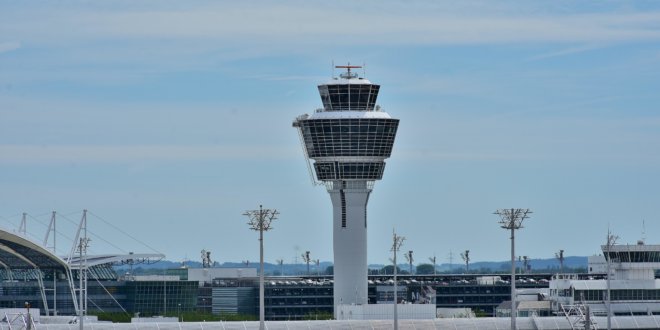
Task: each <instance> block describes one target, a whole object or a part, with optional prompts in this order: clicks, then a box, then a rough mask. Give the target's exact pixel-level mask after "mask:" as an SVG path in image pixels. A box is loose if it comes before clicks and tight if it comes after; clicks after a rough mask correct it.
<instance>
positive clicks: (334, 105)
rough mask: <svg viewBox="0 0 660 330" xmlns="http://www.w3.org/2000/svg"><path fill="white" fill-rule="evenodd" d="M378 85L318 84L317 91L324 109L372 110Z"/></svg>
mask: <svg viewBox="0 0 660 330" xmlns="http://www.w3.org/2000/svg"><path fill="white" fill-rule="evenodd" d="M379 89H380V86H379V85H372V84H345V85H320V86H319V93H320V94H321V101H323V107H324V108H325V110H326V111H373V109H374V106H375V104H376V98H377V97H378V90H379Z"/></svg>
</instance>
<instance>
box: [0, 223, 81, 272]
mask: <svg viewBox="0 0 660 330" xmlns="http://www.w3.org/2000/svg"><path fill="white" fill-rule="evenodd" d="M0 266H2V267H4V268H9V269H34V268H39V269H56V268H59V269H66V268H67V267H68V265H67V263H66V261H64V260H63V259H62V258H60V257H58V256H56V255H55V254H53V252H51V251H48V250H47V249H46V248H44V247H43V246H41V245H40V244H38V243H35V242H33V241H31V240H30V239H28V238H25V237H23V236H21V235H18V234H16V233H12V232H9V231H6V230H4V229H0Z"/></svg>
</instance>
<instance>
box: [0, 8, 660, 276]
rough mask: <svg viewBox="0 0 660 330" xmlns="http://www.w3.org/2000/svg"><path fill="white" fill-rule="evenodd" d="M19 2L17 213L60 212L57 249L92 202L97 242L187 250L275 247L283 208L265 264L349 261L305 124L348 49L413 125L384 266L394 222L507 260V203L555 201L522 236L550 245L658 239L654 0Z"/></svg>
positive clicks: (228, 254)
mask: <svg viewBox="0 0 660 330" xmlns="http://www.w3.org/2000/svg"><path fill="white" fill-rule="evenodd" d="M0 9H1V10H0V216H2V217H1V218H0V222H2V225H3V226H6V227H10V228H15V227H17V225H18V223H19V222H20V214H21V213H22V212H27V213H29V214H30V217H29V222H28V231H30V232H31V235H33V237H35V239H38V240H42V239H43V236H44V234H45V231H46V228H45V226H44V225H43V224H42V223H47V221H48V219H49V213H50V211H52V210H56V211H58V212H59V213H61V214H62V217H63V220H62V221H60V222H58V230H59V231H60V232H61V234H62V237H61V238H60V237H58V251H59V252H60V253H65V252H66V251H68V249H69V248H70V244H71V242H70V241H68V240H67V238H66V236H68V237H72V236H73V235H74V232H73V231H74V224H73V222H76V221H78V219H79V218H80V215H81V210H82V209H85V208H86V209H89V210H90V211H91V212H93V214H94V216H90V218H89V228H90V230H91V231H93V232H94V233H95V234H96V235H98V237H99V238H97V239H95V238H94V237H93V241H92V246H91V247H90V251H91V252H95V253H106V252H121V251H122V250H123V251H124V252H126V251H136V252H138V251H139V252H149V251H151V250H150V248H148V247H147V246H145V245H142V244H139V243H137V242H135V241H134V240H132V239H130V238H128V237H127V236H126V235H124V234H123V233H121V232H119V231H117V230H116V229H114V228H113V226H116V227H120V228H122V230H123V231H125V232H128V233H130V234H131V235H132V236H134V237H139V238H140V240H142V241H143V242H144V243H146V245H148V246H149V247H151V248H153V249H154V250H157V251H160V252H163V253H165V254H166V255H167V256H168V258H169V259H172V260H181V259H183V258H189V259H193V260H197V259H199V257H198V256H199V251H200V250H201V249H203V248H204V249H207V250H211V251H212V257H213V258H214V259H215V260H217V261H219V262H224V261H239V260H246V259H250V260H253V261H255V260H258V245H257V235H256V233H254V232H251V231H250V230H248V227H247V225H246V224H245V222H246V220H247V219H246V218H245V217H243V216H242V215H241V214H242V213H243V212H244V211H245V210H248V209H253V208H257V207H258V205H259V204H263V205H264V206H265V207H269V208H277V209H278V210H279V211H280V212H281V217H280V219H279V220H277V222H276V223H275V225H274V227H275V229H274V230H273V231H272V232H269V233H268V234H267V235H266V251H267V253H266V260H268V261H274V260H275V259H279V258H281V259H284V260H285V261H286V262H292V261H293V260H294V259H295V257H296V256H299V255H300V254H301V253H302V252H304V251H305V250H309V251H311V255H312V257H313V258H314V259H316V258H320V259H321V260H332V239H331V204H330V199H329V197H328V195H327V193H326V192H325V191H324V189H323V188H321V187H313V186H312V185H311V182H310V180H309V176H308V174H307V169H306V165H305V162H304V160H303V156H302V151H301V148H300V144H299V141H298V137H297V134H296V131H295V130H294V129H293V128H292V127H291V121H292V120H293V119H294V118H295V117H296V116H297V115H300V114H303V113H309V112H311V111H313V110H314V109H316V108H318V107H320V106H321V103H320V99H319V97H318V92H317V90H316V85H317V84H319V83H323V82H325V81H326V80H328V79H329V78H330V76H331V74H332V68H331V63H332V61H334V62H335V63H346V62H349V61H350V62H351V63H353V64H362V63H366V66H367V68H366V73H367V78H369V79H371V80H372V81H373V82H375V83H379V84H381V86H382V87H381V94H380V96H379V101H378V103H379V104H380V105H381V106H382V107H383V109H384V110H386V111H388V112H389V113H390V114H391V115H392V116H393V117H395V118H400V119H401V124H400V128H399V133H398V136H397V140H396V143H395V148H394V151H393V154H392V158H391V159H389V161H388V162H387V168H386V171H385V176H384V180H383V181H381V182H378V183H377V184H376V188H375V190H374V192H373V194H372V196H371V198H370V204H369V209H368V212H369V243H368V248H369V261H370V262H372V263H384V262H387V259H388V257H389V245H390V240H391V232H392V229H393V228H396V230H397V232H398V233H399V234H401V235H403V236H406V237H407V241H406V242H405V245H404V247H403V249H404V250H413V251H415V255H416V259H417V260H418V261H420V262H421V261H426V260H427V258H428V257H431V256H432V255H433V254H435V255H436V256H437V257H438V261H441V260H442V262H447V259H448V255H449V251H450V250H451V251H453V252H454V254H455V255H456V256H457V255H458V253H459V252H460V251H463V250H466V249H469V250H470V251H471V253H470V254H471V257H472V259H473V260H474V261H482V260H506V259H507V258H508V254H509V245H508V244H509V240H508V234H507V233H506V232H505V231H504V230H502V229H500V228H499V226H498V224H497V220H498V219H497V217H496V216H495V215H493V214H492V213H493V212H494V211H495V210H496V209H498V208H511V207H523V208H530V209H532V210H533V211H534V213H533V215H532V218H531V219H529V220H528V221H527V222H526V227H525V228H524V229H523V230H522V231H521V232H520V233H519V234H518V236H517V237H518V239H517V252H518V254H520V255H528V256H530V257H532V258H549V257H552V256H553V255H554V253H555V252H556V251H558V250H559V249H564V250H565V251H566V254H567V255H591V254H594V253H596V252H597V251H598V246H599V245H600V244H601V243H602V242H603V240H604V238H605V235H606V232H607V228H608V225H609V226H610V227H611V228H612V230H613V231H614V233H616V234H617V235H619V236H620V237H621V242H624V243H634V242H635V241H636V240H637V239H639V238H640V237H641V236H642V222H643V221H644V222H645V224H646V225H645V227H646V237H647V241H648V243H660V239H658V237H657V233H658V232H659V231H660V221H658V220H659V217H660V202H659V201H660V188H659V187H660V147H659V146H660V115H659V114H658V104H660V93H659V92H658V86H660V23H659V22H660V4H657V2H654V1H584V2H575V1H552V2H543V1H526V2H516V1H498V2H494V1H456V2H440V1H363V2H352V1H336V2H311V1H280V2H257V1H244V2H228V1H227V2H216V1H192V2H180V1H155V0H146V1H112V2H109V1H108V2H92V1H67V2H56V1H51V2H40V3H39V4H38V5H37V4H36V3H30V2H15V1H4V0H0ZM67 219H68V220H71V222H69V221H66V220H67ZM101 219H103V220H101ZM108 223H112V224H113V225H112V226H110V225H108ZM94 239H95V240H94ZM106 241H107V242H106ZM108 242H110V243H112V244H109V243H108ZM113 245H114V246H113Z"/></svg>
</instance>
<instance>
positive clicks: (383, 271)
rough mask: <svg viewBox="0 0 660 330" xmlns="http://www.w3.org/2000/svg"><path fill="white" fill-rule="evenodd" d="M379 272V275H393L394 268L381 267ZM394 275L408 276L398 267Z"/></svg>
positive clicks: (390, 266)
mask: <svg viewBox="0 0 660 330" xmlns="http://www.w3.org/2000/svg"><path fill="white" fill-rule="evenodd" d="M380 272H381V274H394V266H392V265H387V266H385V267H383V268H382V269H381V270H380ZM396 273H397V274H408V272H406V271H402V270H401V267H399V266H397V267H396Z"/></svg>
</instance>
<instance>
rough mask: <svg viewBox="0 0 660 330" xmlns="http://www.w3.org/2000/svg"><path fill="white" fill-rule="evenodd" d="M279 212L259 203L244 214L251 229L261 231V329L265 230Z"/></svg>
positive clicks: (261, 319) (262, 326)
mask: <svg viewBox="0 0 660 330" xmlns="http://www.w3.org/2000/svg"><path fill="white" fill-rule="evenodd" d="M278 214H279V212H277V210H275V209H272V210H271V209H264V208H263V207H262V206H261V205H259V209H258V210H251V211H246V212H245V213H243V215H245V216H247V217H248V218H249V219H250V220H249V221H248V222H247V224H248V225H250V229H252V230H258V231H259V264H260V269H261V271H260V273H259V330H265V329H266V325H265V323H264V320H265V318H266V309H265V306H264V231H268V230H271V229H272V227H271V226H270V224H271V223H272V222H273V220H275V219H277V215H278Z"/></svg>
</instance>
